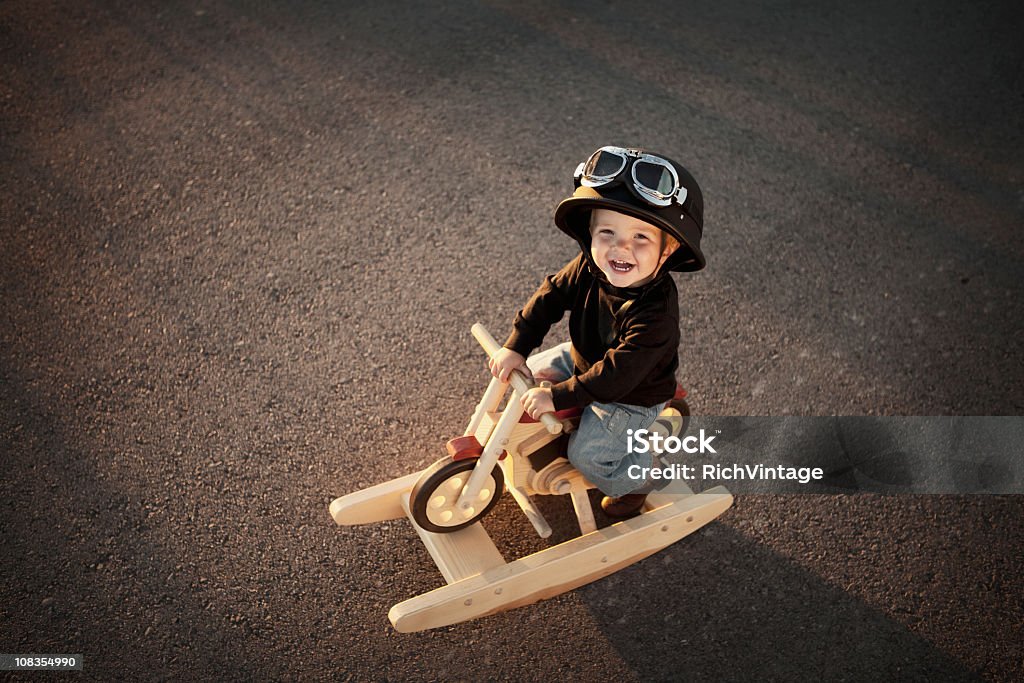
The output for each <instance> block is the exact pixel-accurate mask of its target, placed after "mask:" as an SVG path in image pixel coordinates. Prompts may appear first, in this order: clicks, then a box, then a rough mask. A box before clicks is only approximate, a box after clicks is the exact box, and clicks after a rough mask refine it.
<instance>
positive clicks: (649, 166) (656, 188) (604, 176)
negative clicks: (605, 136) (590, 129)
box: [574, 147, 687, 206]
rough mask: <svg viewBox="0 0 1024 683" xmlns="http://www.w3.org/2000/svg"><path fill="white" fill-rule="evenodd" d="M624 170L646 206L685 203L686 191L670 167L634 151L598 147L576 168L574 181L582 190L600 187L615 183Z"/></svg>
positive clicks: (657, 157)
mask: <svg viewBox="0 0 1024 683" xmlns="http://www.w3.org/2000/svg"><path fill="white" fill-rule="evenodd" d="M627 167H629V168H630V177H631V178H632V181H633V182H632V189H633V190H635V192H636V195H637V196H638V197H639V198H640V199H642V200H643V201H645V202H647V203H648V204H652V205H654V206H669V205H670V204H672V200H673V199H675V201H676V202H678V203H679V205H680V206H682V204H683V202H685V201H686V194H687V192H686V188H685V187H683V186H682V185H680V184H679V174H678V173H676V169H675V167H674V166H673V165H672V163H671V162H670V161H667V160H665V159H662V158H661V157H659V156H655V155H653V154H646V153H644V152H642V151H640V150H638V149H626V148H623V147H602V148H601V149H599V150H597V151H596V152H594V153H593V154H591V155H590V158H589V159H587V160H586V161H584V162H583V163H582V164H580V165H579V166H577V167H576V172H575V174H574V177H575V178H576V180H577V181H578V182H579V183H580V184H581V185H584V186H586V187H601V186H602V185H607V184H608V183H611V182H613V181H616V180H619V178H620V176H622V175H623V173H624V172H625V170H626V168H627Z"/></svg>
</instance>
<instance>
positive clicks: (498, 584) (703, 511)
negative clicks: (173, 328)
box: [331, 474, 733, 633]
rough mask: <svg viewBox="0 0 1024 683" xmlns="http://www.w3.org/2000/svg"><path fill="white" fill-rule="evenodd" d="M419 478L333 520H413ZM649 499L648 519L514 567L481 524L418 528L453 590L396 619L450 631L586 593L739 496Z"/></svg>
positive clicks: (360, 500)
mask: <svg viewBox="0 0 1024 683" xmlns="http://www.w3.org/2000/svg"><path fill="white" fill-rule="evenodd" d="M418 476H419V475H418V474H415V475H409V476H407V477H401V478H399V479H395V480H392V481H390V482H385V483H384V484H379V485H378V486H375V487H372V488H369V489H365V490H363V491H359V492H356V493H353V494H350V495H348V496H343V497H342V498H338V499H337V500H335V501H334V502H333V503H332V504H331V515H332V517H334V520H335V521H336V522H337V523H338V524H362V523H366V522H369V521H377V520H384V519H395V518H397V517H401V516H402V515H403V514H405V515H406V516H408V517H409V519H410V521H411V520H412V516H411V514H410V513H409V489H411V487H412V485H413V484H414V483H415V479H416V477H418ZM677 484H678V485H677V486H673V487H671V488H670V489H669V490H666V491H665V492H662V493H653V494H651V495H650V496H649V497H648V509H647V511H646V512H644V513H643V514H641V515H639V516H637V517H634V518H632V519H627V520H624V521H621V522H617V523H616V524H612V525H611V526H609V527H605V528H604V529H598V530H596V531H592V532H590V533H587V534H584V535H583V536H580V537H578V538H574V539H572V540H569V541H566V542H565V543H560V544H559V545H556V546H553V547H551V548H547V549H546V550H542V551H540V552H537V553H534V554H532V555H527V556H526V557H523V558H521V559H518V560H515V561H513V562H508V563H506V562H505V560H504V559H503V558H502V556H501V553H500V552H498V549H497V548H496V547H495V545H494V543H493V542H492V541H491V539H490V537H489V536H488V535H487V532H486V531H485V530H484V528H483V527H482V526H481V525H480V524H479V523H476V524H473V525H471V526H469V527H467V528H465V529H461V530H459V531H456V532H453V533H448V534H435V533H431V532H429V531H425V530H424V529H422V528H420V527H419V526H418V525H416V523H415V522H413V527H414V528H415V529H416V531H417V533H418V534H419V536H420V538H421V539H422V540H423V542H424V545H425V546H426V547H427V550H428V552H429V553H430V555H431V557H432V558H433V559H434V561H435V563H436V564H437V566H438V568H439V569H440V570H441V573H442V575H443V576H444V578H445V580H446V581H447V582H448V585H447V586H444V587H442V588H438V589H436V590H433V591H430V592H429V593H425V594H423V595H419V596H417V597H415V598H412V599H409V600H406V601H405V602H401V603H399V604H397V605H395V606H394V607H392V608H391V611H390V612H389V613H388V618H389V619H390V620H391V623H392V624H393V625H394V627H395V629H396V630H398V631H400V632H403V633H409V632H413V631H422V630H425V629H431V628H438V627H440V626H449V625H451V624H457V623H460V622H463V621H468V620H470V619H476V618H478V617H482V616H486V615H489V614H494V613H496V612H501V611H504V610H508V609H512V608H514V607H521V606H524V605H529V604H532V603H534V602H538V601H540V600H544V599H547V598H550V597H554V596H556V595H559V594H561V593H564V592H565V591H568V590H572V589H574V588H578V587H579V586H582V585H584V584H587V583H590V582H592V581H595V580H597V579H600V578H602V577H604V576H608V575H609V574H612V573H613V572H616V571H618V570H619V569H622V568H623V567H626V566H628V565H630V564H633V563H634V562H637V561H639V560H641V559H643V558H645V557H647V556H649V555H652V554H654V553H656V552H657V551H659V550H661V549H662V548H665V547H667V546H669V545H671V544H672V543H675V542H676V541H678V540H679V539H681V538H683V537H684V536H687V535H688V534H690V533H692V532H694V531H696V530H697V529H700V528H701V527H702V526H704V525H705V524H707V523H708V522H710V521H711V520H713V519H714V518H716V517H718V516H719V515H720V514H722V513H723V512H725V510H727V509H728V508H729V507H730V506H731V505H732V501H733V498H732V494H730V493H729V491H728V490H727V489H726V488H725V487H723V486H718V487H715V488H713V489H710V490H708V491H705V492H703V493H699V494H693V493H691V492H690V491H689V489H688V488H687V487H686V486H685V484H683V483H682V482H677Z"/></svg>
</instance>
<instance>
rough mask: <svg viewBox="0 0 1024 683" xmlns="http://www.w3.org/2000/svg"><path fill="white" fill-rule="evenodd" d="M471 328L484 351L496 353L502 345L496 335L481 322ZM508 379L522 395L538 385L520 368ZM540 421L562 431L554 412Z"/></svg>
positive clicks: (548, 426) (542, 416) (552, 430)
mask: <svg viewBox="0 0 1024 683" xmlns="http://www.w3.org/2000/svg"><path fill="white" fill-rule="evenodd" d="M471 330H472V332H473V337H475V338H476V340H477V341H478V342H480V346H482V347H484V351H486V352H487V355H488V356H489V357H490V356H493V355H494V354H496V353H497V352H498V350H499V349H500V348H501V345H500V344H498V342H496V341H494V337H492V336H491V333H490V332H488V331H487V329H486V328H485V327H484V326H483V325H481V324H480V323H476V324H475V325H473V327H472V328H471ZM508 381H509V383H511V384H512V388H513V389H515V390H516V391H517V392H519V395H520V396H523V395H525V394H526V392H527V391H529V390H530V389H533V388H534V387H535V386H536V385H535V384H534V383H533V382H532V381H531V380H530V379H529V378H528V377H527V376H526V375H524V374H523V373H521V372H519V371H518V370H513V371H512V373H511V374H510V375H509V376H508ZM540 421H541V422H542V423H544V426H545V427H547V430H548V431H549V432H551V433H552V434H558V433H560V432H561V431H562V423H561V422H559V420H558V418H557V417H555V415H554V413H544V414H543V415H541V416H540Z"/></svg>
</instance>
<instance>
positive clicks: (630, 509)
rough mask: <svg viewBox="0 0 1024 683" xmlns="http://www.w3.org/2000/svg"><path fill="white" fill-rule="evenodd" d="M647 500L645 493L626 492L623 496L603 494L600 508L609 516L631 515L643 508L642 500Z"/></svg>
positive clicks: (621, 516)
mask: <svg viewBox="0 0 1024 683" xmlns="http://www.w3.org/2000/svg"><path fill="white" fill-rule="evenodd" d="M646 500H647V494H646V493H627V494H626V495H624V496H619V497H617V498H613V497H611V496H605V497H604V498H603V499H602V500H601V509H602V510H604V512H605V514H606V515H608V516H609V517H615V518H617V519H621V518H624V517H632V516H633V515H635V514H637V513H638V512H640V511H642V510H643V508H644V501H646Z"/></svg>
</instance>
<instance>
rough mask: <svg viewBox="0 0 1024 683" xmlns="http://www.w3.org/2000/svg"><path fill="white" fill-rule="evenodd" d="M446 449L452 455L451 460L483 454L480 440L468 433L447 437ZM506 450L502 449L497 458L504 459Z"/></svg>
mask: <svg viewBox="0 0 1024 683" xmlns="http://www.w3.org/2000/svg"><path fill="white" fill-rule="evenodd" d="M444 447H445V448H446V449H448V455H450V456H452V460H468V459H469V458H479V457H480V456H481V455H483V454H484V447H483V446H481V445H480V442H479V441H477V440H476V437H475V436H473V435H472V434H470V435H469V436H457V437H455V438H454V439H449V441H448V443H446V444H445V445H444ZM506 455H508V453H507V452H505V451H502V452H501V455H499V456H498V460H504V459H505V456H506Z"/></svg>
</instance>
